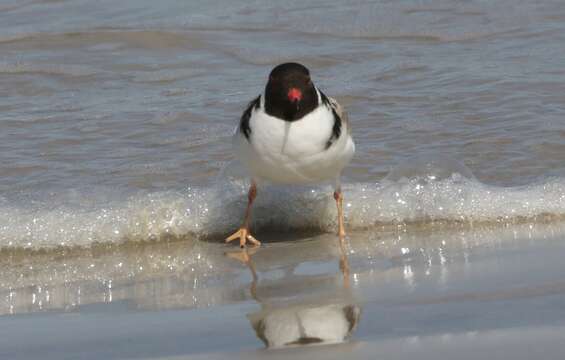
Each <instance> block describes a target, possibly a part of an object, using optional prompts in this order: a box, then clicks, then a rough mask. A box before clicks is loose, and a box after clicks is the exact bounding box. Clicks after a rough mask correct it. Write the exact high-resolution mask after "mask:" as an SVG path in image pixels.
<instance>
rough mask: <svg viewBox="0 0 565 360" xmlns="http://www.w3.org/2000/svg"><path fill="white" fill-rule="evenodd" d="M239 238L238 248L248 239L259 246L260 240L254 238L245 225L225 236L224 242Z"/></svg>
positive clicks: (243, 245) (242, 246)
mask: <svg viewBox="0 0 565 360" xmlns="http://www.w3.org/2000/svg"><path fill="white" fill-rule="evenodd" d="M236 239H239V247H240V248H242V249H243V248H244V247H245V244H246V243H247V242H248V241H249V242H250V243H252V244H253V245H255V246H260V245H261V242H260V241H259V240H257V239H255V238H254V237H253V236H252V235H251V234H250V233H249V229H248V228H246V227H242V228H240V229H239V230H237V231H236V232H234V233H233V234H232V235H230V236H228V237H227V238H226V242H230V241H233V240H236Z"/></svg>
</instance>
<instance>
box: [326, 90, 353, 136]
mask: <svg viewBox="0 0 565 360" xmlns="http://www.w3.org/2000/svg"><path fill="white" fill-rule="evenodd" d="M327 98H328V103H329V105H330V107H331V108H332V110H334V111H335V113H336V115H337V116H339V118H340V119H341V122H342V123H343V124H345V127H346V128H347V133H349V132H350V131H351V129H350V127H349V116H347V111H345V109H344V108H343V107H342V106H341V105H340V104H339V103H338V102H337V100H336V99H334V98H332V97H329V96H328V97H327Z"/></svg>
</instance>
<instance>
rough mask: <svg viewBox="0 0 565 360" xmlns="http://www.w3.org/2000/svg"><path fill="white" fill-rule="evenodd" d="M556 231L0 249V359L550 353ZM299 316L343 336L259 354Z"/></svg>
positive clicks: (562, 323) (558, 339)
mask: <svg viewBox="0 0 565 360" xmlns="http://www.w3.org/2000/svg"><path fill="white" fill-rule="evenodd" d="M291 236H292V235H291V234H284V235H282V234H278V235H277V236H274V235H273V234H271V235H269V234H263V237H267V238H278V239H280V238H284V237H286V238H287V239H288V238H290V237H291ZM305 236H306V235H305ZM564 236H565V225H564V224H561V223H555V222H553V223H548V224H543V223H538V224H533V223H523V224H515V225H512V226H508V225H504V226H497V225H489V226H484V225H483V226H475V227H473V228H471V227H470V226H468V225H463V224H461V225H453V224H450V225H442V224H435V225H430V224H426V225H413V226H408V227H407V226H400V227H397V228H391V227H388V228H383V229H381V231H380V232H377V233H375V232H355V233H352V234H351V236H350V238H349V242H348V246H347V247H346V249H345V251H344V252H342V251H341V248H340V247H339V246H338V244H339V242H338V240H337V238H336V237H335V236H333V235H330V234H326V235H316V236H308V237H306V238H304V239H298V240H297V241H295V242H289V241H286V242H271V243H266V244H265V245H264V246H262V247H261V248H260V249H257V250H256V251H248V252H245V253H242V252H240V250H238V249H237V248H234V247H232V246H228V245H223V244H219V243H215V242H209V243H206V242H198V241H192V240H179V241H171V242H161V243H146V244H140V243H136V244H129V245H122V246H115V247H108V248H104V247H102V248H98V249H97V250H82V251H78V252H75V253H69V252H68V250H64V251H66V252H67V253H63V252H64V251H63V252H61V251H58V250H55V251H52V252H46V253H36V254H33V255H30V254H26V255H25V259H29V263H23V262H22V259H21V254H20V255H18V254H14V253H13V254H4V255H3V257H2V260H3V262H2V279H3V282H4V283H3V287H2V289H3V290H2V292H1V293H0V296H1V298H3V299H4V301H3V303H2V304H3V306H2V312H4V313H5V314H7V313H12V314H14V315H12V316H10V317H5V318H3V321H2V326H1V327H0V349H1V350H0V357H1V358H6V359H8V358H9V359H30V358H42V359H67V358H68V359H76V358H82V359H101V358H105V359H123V358H158V359H161V358H175V359H176V358H192V356H196V357H197V358H200V357H202V358H231V357H232V356H233V355H234V354H237V356H239V357H240V358H262V357H267V358H269V357H272V358H279V357H281V358H282V357H285V356H287V355H290V354H292V355H293V356H298V357H314V358H317V357H320V358H343V357H346V356H356V357H359V358H374V356H379V357H380V356H383V357H384V358H391V359H410V358H413V357H414V356H418V357H422V358H425V359H426V358H435V357H439V356H447V357H457V358H462V359H465V358H477V356H478V357H481V356H482V355H481V354H483V355H484V356H487V355H488V356H492V355H493V354H497V356H499V358H516V359H526V358H533V357H534V356H537V355H536V354H539V353H538V352H539V351H541V350H540V349H543V358H544V359H545V358H559V356H560V354H561V352H560V351H561V350H562V349H563V348H564V346H565V336H564V335H562V334H563V329H564V327H565V300H564V299H565V297H564V296H563V295H564V293H565V281H564V280H563V279H564V278H565V262H563V261H562V254H563V253H564V251H565V242H563V237H564ZM245 254H247V255H250V260H249V261H248V262H244V261H241V259H243V260H245V259H246V257H245V256H244V255H245ZM54 258H57V260H54ZM238 259H240V260H238ZM31 263H33V265H29V264H31ZM18 264H19V265H18ZM31 266H33V267H34V269H33V270H31V269H30V267H31ZM6 289H9V290H6ZM345 308H348V309H349V310H350V311H351V309H358V311H359V312H358V318H357V319H355V321H354V322H355V323H354V324H352V329H351V332H350V333H347V331H346V332H340V331H341V330H339V329H340V325H339V324H341V323H342V322H343V321H345V322H346V323H347V321H348V320H347V314H346V312H343V313H341V312H340V311H334V310H332V309H338V310H339V309H345ZM350 314H351V313H350ZM254 318H255V320H256V319H257V318H260V319H262V320H264V323H263V324H262V326H263V330H264V331H263V336H264V337H265V334H267V335H266V336H267V338H268V339H267V342H266V344H265V342H264V340H265V339H263V341H262V340H261V339H260V338H259V337H258V336H257V334H258V332H257V333H256V330H257V329H254V327H253V326H254V325H253V321H255V320H253V319H254ZM295 318H296V319H299V322H298V323H300V325H301V326H302V329H303V331H304V332H305V333H308V332H309V331H311V332H316V331H319V329H326V330H328V329H330V330H328V331H326V333H325V334H322V335H320V336H321V337H322V338H323V337H324V336H326V337H327V338H328V339H330V338H331V339H332V340H331V341H327V342H334V343H335V342H340V341H343V342H344V343H343V344H340V345H335V344H334V345H325V346H317V345H316V343H317V341H316V342H314V344H310V345H303V346H297V345H296V344H295V345H293V346H291V347H292V349H285V350H281V349H276V350H275V349H266V348H268V347H269V346H273V344H275V343H277V341H283V342H284V341H286V340H284V339H282V340H281V336H283V335H284V334H286V335H288V334H289V333H291V332H292V331H293V330H292V329H295V328H296V327H297V324H298V323H296V322H295V320H294V319H295ZM350 318H351V317H350ZM344 319H345V320H344ZM277 326H278V327H281V328H283V329H284V331H279V332H277V331H275V330H273V329H275V328H276V327H277ZM316 329H318V330H316ZM269 331H270V332H269ZM320 331H321V330H320ZM332 331H334V334H333V335H335V336H334V337H332V336H333V335H332V334H331V332H332ZM328 332H329V333H328ZM286 335H284V336H286ZM302 335H304V334H302ZM284 336H283V337H284ZM289 342H290V341H289ZM266 345H267V346H266Z"/></svg>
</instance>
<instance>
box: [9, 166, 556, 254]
mask: <svg viewBox="0 0 565 360" xmlns="http://www.w3.org/2000/svg"><path fill="white" fill-rule="evenodd" d="M237 168H238V166H236V165H233V164H231V165H228V166H227V167H226V169H225V170H224V171H223V172H222V174H221V175H220V176H219V179H217V181H216V182H215V183H214V184H212V185H210V186H207V187H188V188H186V189H184V190H182V191H160V192H152V193H147V192H143V193H134V194H130V195H128V196H124V197H122V198H120V197H114V196H107V194H106V196H105V195H104V194H103V192H104V190H103V189H98V190H96V193H95V194H89V195H88V196H87V195H86V194H81V193H80V192H79V193H77V192H76V191H69V192H70V193H72V196H70V195H69V192H67V193H63V192H62V193H59V194H51V195H50V196H49V197H47V198H45V199H43V200H37V199H35V200H34V201H22V200H19V201H16V200H13V199H9V200H8V199H0V247H1V248H32V249H42V248H52V247H57V246H71V247H73V246H81V247H89V246H91V245H93V244H95V243H120V242H124V241H146V240H159V239H163V238H167V237H189V238H201V239H203V238H206V239H208V240H212V241H215V240H217V241H221V240H222V239H223V237H224V236H225V235H226V234H228V233H229V232H230V231H233V230H234V229H235V228H236V227H237V226H238V225H239V224H240V222H241V220H242V216H243V211H244V209H245V205H246V201H247V196H246V189H247V186H248V182H247V181H246V180H245V179H243V178H241V174H237V171H234V169H237ZM343 190H344V194H345V214H346V223H347V226H348V228H349V229H351V230H355V229H367V228H369V229H370V228H371V227H375V226H381V225H386V224H403V223H410V222H423V223H426V222H436V221H445V222H463V223H465V222H468V223H472V222H504V223H507V222H516V221H519V220H521V219H533V220H535V218H537V217H544V219H547V217H548V216H549V217H550V218H559V217H561V216H562V215H565V179H564V178H560V177H554V178H546V179H544V180H543V181H540V182H537V183H534V184H530V185H526V186H519V187H497V186H491V185H487V184H484V183H481V182H480V181H478V180H477V179H476V178H475V177H474V176H473V174H472V173H471V171H470V170H469V169H468V168H466V167H465V166H464V165H463V164H461V163H459V162H457V161H456V160H454V159H451V158H449V157H446V156H435V157H433V158H431V157H421V158H418V157H417V158H414V159H411V160H408V161H406V162H404V163H403V164H401V165H400V166H398V167H397V168H395V169H393V170H391V172H390V173H389V175H388V176H386V177H385V178H384V179H382V180H380V181H378V182H374V183H347V182H345V183H344V184H343ZM332 192H333V189H332V188H331V187H330V186H324V185H322V186H313V187H275V186H270V185H265V186H260V187H259V195H258V197H257V200H256V203H255V204H254V209H253V227H254V229H255V230H274V231H279V230H282V231H289V230H291V231H301V230H315V231H320V232H331V231H335V226H336V221H335V218H336V209H335V204H334V200H333V197H332ZM70 199H72V201H71V200H70Z"/></svg>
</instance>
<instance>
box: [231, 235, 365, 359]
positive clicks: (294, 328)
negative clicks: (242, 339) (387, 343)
mask: <svg viewBox="0 0 565 360" xmlns="http://www.w3.org/2000/svg"><path fill="white" fill-rule="evenodd" d="M339 247H340V259H339V268H340V274H341V276H342V283H341V285H339V286H338V289H336V291H335V293H334V294H331V295H330V296H328V294H326V296H323V297H315V298H312V297H311V296H309V294H304V296H298V298H297V297H296V296H292V298H293V299H292V300H291V301H282V302H281V301H277V300H276V299H268V298H266V297H265V298H263V297H261V296H259V295H258V286H259V281H260V280H259V276H258V274H257V271H256V269H255V264H254V262H253V259H252V257H253V255H255V254H256V253H257V252H259V251H260V249H258V248H251V249H245V250H241V251H237V252H232V253H228V254H227V256H229V257H230V258H233V259H237V260H238V261H241V262H242V263H244V264H245V265H247V267H248V269H249V271H250V272H251V275H252V281H251V284H250V293H251V296H252V298H253V299H255V300H256V301H257V302H258V303H259V305H261V310H259V311H257V312H255V313H252V314H248V315H247V318H248V319H249V322H250V323H251V326H252V327H253V329H254V330H255V333H256V335H257V337H258V338H259V339H261V340H262V341H263V343H264V344H265V346H266V347H268V348H281V347H287V346H300V345H310V344H336V343H341V342H344V341H345V340H347V339H348V338H349V337H350V336H351V334H352V333H353V331H354V330H355V328H356V326H357V324H358V322H359V318H360V315H361V308H360V307H359V306H358V305H357V304H355V303H354V302H353V301H352V295H351V289H350V284H349V263H348V258H347V253H346V244H345V243H344V242H343V241H340V245H339ZM256 256H260V254H257V255H256ZM277 298H279V299H280V296H277Z"/></svg>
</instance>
